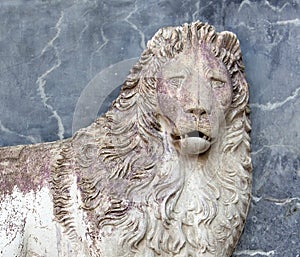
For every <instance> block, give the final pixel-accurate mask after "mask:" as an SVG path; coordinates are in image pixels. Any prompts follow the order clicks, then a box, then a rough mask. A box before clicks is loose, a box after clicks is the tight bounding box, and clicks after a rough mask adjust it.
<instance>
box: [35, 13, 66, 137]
mask: <svg viewBox="0 0 300 257" xmlns="http://www.w3.org/2000/svg"><path fill="white" fill-rule="evenodd" d="M63 18H64V12H61V15H60V17H59V19H58V21H57V23H56V25H55V29H56V34H55V35H54V37H53V38H52V39H51V40H50V41H49V42H48V43H47V44H46V46H45V47H44V48H43V50H42V52H41V56H42V55H43V54H44V53H45V52H46V51H47V50H48V49H49V48H53V50H54V53H55V57H56V59H57V61H56V63H55V64H54V65H53V66H52V67H51V68H50V69H48V70H47V71H45V72H44V73H43V74H42V75H41V76H39V77H38V79H37V80H36V84H37V85H38V93H39V95H40V97H41V100H42V103H43V105H44V106H45V107H46V108H47V109H49V110H50V111H51V112H52V116H53V117H54V118H55V119H56V120H57V125H58V133H57V135H58V138H59V139H63V138H64V132H65V129H64V126H63V123H62V119H61V117H60V116H59V115H58V113H57V111H56V110H54V108H53V106H51V105H50V104H49V103H47V102H48V97H47V95H46V92H45V86H46V83H47V80H46V78H47V76H48V75H49V74H50V73H51V72H53V71H54V70H56V69H57V68H59V67H60V65H61V59H60V54H59V51H58V49H57V47H56V46H55V45H54V42H55V40H56V39H57V38H58V37H59V35H60V33H61V24H62V21H63Z"/></svg>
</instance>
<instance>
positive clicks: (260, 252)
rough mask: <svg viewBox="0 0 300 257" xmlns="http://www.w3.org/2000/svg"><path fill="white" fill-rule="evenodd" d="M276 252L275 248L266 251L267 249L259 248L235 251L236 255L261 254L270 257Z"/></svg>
mask: <svg viewBox="0 0 300 257" xmlns="http://www.w3.org/2000/svg"><path fill="white" fill-rule="evenodd" d="M275 253H276V251H275V250H272V251H268V252H265V251H263V250H260V249H258V250H243V251H237V252H235V255H236V256H240V255H249V256H257V255H260V256H268V257H272V256H274V254H275Z"/></svg>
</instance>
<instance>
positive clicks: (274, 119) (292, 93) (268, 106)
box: [0, 0, 300, 257]
mask: <svg viewBox="0 0 300 257" xmlns="http://www.w3.org/2000/svg"><path fill="white" fill-rule="evenodd" d="M299 4H300V3H299V0H292V1H273V0H269V1H268V0H262V1H239V0H237V1H236V0H234V1H233V0H232V1H231V0H225V1H208V0H207V1H206V0H204V1H184V3H183V2H182V1H177V0H175V1H147V2H145V1H144V2H141V1H137V2H136V3H135V2H134V1H126V3H124V2H120V1H109V2H106V1H82V2H78V1H73V0H70V1H37V0H36V1H35V0H33V1H26V3H25V2H24V1H19V0H16V1H8V0H3V1H1V2H0V13H1V16H0V17H1V18H0V49H1V62H0V74H1V76H0V92H1V93H0V110H1V112H0V122H1V123H0V128H1V129H0V144H1V145H2V146H5V145H17V144H24V143H27V144H28V143H37V142H43V141H53V140H57V139H59V138H62V137H70V136H71V132H72V121H73V117H74V110H75V106H76V103H77V100H78V97H79V96H80V95H81V94H82V92H83V89H85V88H86V86H87V85H88V84H89V82H90V81H91V80H92V79H93V78H94V77H95V76H96V75H97V74H98V72H99V71H101V70H102V71H105V70H107V69H106V68H107V67H108V66H109V65H113V64H116V63H118V62H120V61H123V60H127V59H129V58H133V57H138V56H139V55H140V53H141V51H142V49H144V46H145V41H147V40H148V39H149V38H150V37H151V36H152V35H153V33H154V32H155V31H156V30H157V29H158V28H160V27H163V26H167V25H174V24H182V23H184V22H187V21H188V22H191V21H193V20H197V19H199V20H202V21H207V22H208V23H210V24H213V25H214V26H215V27H216V29H217V30H218V31H221V30H224V29H226V30H230V31H233V32H234V33H236V34H237V35H238V37H239V39H240V42H241V48H242V50H243V59H244V63H245V66H246V74H247V80H248V82H250V85H251V87H250V106H251V120H252V135H251V137H252V142H251V144H252V150H253V154H252V160H253V166H254V173H253V175H254V177H253V178H254V184H253V196H254V200H253V201H252V203H251V207H250V212H249V215H248V218H247V223H246V227H245V233H244V234H243V235H242V237H241V240H240V243H239V245H238V247H237V250H236V251H235V254H234V256H242V257H249V256H273V257H274V256H275V257H281V256H285V257H295V256H297V254H299V252H300V248H299V246H300V241H299V236H298V235H299V233H300V231H299V230H300V228H299V224H298V223H299V219H300V212H299V198H300V195H299V186H300V182H299V176H300V174H299V162H300V161H299V156H300V153H299V133H298V131H299V129H300V127H299V124H300V122H299V115H297V113H298V110H299V109H300V106H299V76H300V74H299V56H300V52H299V43H298V42H299V35H300V33H299ZM130 66H131V64H130V65H128V67H126V69H125V67H124V73H125V74H124V77H123V78H122V79H121V80H120V81H122V80H124V78H125V75H126V72H127V71H128V68H129V67H130ZM120 73H121V72H120ZM112 74H113V73H112ZM39 78H40V79H39ZM105 85H110V88H107V89H108V91H109V92H110V91H113V90H114V89H115V88H116V87H117V86H118V85H120V84H116V85H113V83H110V84H105ZM38 89H39V90H38ZM103 90H104V91H105V88H104V89H103ZM106 91H107V90H106ZM115 95H117V94H115ZM115 95H114V96H112V97H108V98H107V100H108V102H110V101H112V100H113V99H115ZM99 99H100V98H99ZM102 101H103V99H102V100H101V101H100V100H99V103H98V104H99V106H100V105H101V102H102ZM86 104H87V105H88V104H89V102H87V103H86ZM105 105H106V104H105ZM101 110H103V109H102V108H101ZM93 115H94V114H93ZM93 115H92V117H91V118H90V119H89V120H90V121H91V120H93V118H94V116H93ZM84 124H85V125H88V124H86V123H84Z"/></svg>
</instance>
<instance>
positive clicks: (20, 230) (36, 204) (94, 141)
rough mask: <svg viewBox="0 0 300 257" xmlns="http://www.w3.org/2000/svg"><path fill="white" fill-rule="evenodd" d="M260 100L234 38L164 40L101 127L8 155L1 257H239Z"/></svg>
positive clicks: (195, 27)
mask: <svg viewBox="0 0 300 257" xmlns="http://www.w3.org/2000/svg"><path fill="white" fill-rule="evenodd" d="M248 98H249V93H248V85H247V82H246V80H245V76H244V67H243V62H242V55H241V51H240V45H239V42H238V40H237V38H236V36H235V35H234V34H233V33H231V32H226V31H225V32H221V33H217V32H216V31H215V30H214V28H213V27H212V26H210V25H207V24H203V23H201V22H195V23H192V24H187V23H186V24H184V25H183V26H180V27H167V28H162V29H160V30H159V31H158V32H157V33H156V34H155V35H154V36H153V38H152V39H151V40H150V41H149V42H148V44H147V47H146V49H145V50H144V51H143V53H142V55H141V57H140V59H139V61H138V62H137V63H136V64H135V65H134V66H133V67H132V69H131V70H130V73H129V75H128V76H127V79H126V80H125V82H124V83H123V85H122V89H121V92H120V95H119V96H118V98H117V99H116V100H115V101H114V103H113V104H112V106H111V108H110V110H109V111H108V112H107V113H105V114H104V115H103V116H101V117H100V118H98V119H97V120H96V121H95V122H94V123H92V124H91V125H90V126H88V127H87V128H83V129H81V130H79V131H78V132H77V133H76V134H75V135H74V136H73V137H72V138H70V139H66V140H61V141H57V142H53V143H45V144H36V145H27V146H26V145H25V146H16V147H14V146H12V147H4V148H2V149H0V175H1V177H0V208H1V214H0V224H1V225H0V237H1V241H0V249H1V254H2V255H3V256H7V257H8V256H23V255H26V256H28V255H30V256H51V257H54V256H58V257H60V256H78V257H79V256H94V257H96V256H105V257H121V256H122V257H123V256H132V257H154V256H157V257H158V256H165V257H172V256H177V257H185V256H190V257H196V256H207V257H212V256H224V257H225V256H231V255H232V252H233V250H234V248H235V246H236V244H237V241H238V239H239V237H240V235H241V233H242V230H243V227H244V224H245V220H246V216H247V213H248V207H249V204H250V199H251V181H252V165H251V159H250V137H249V132H250V123H249V119H248V115H249V108H248ZM45 214H46V215H45ZM45 239H46V240H45Z"/></svg>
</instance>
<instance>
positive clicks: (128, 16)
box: [124, 1, 146, 49]
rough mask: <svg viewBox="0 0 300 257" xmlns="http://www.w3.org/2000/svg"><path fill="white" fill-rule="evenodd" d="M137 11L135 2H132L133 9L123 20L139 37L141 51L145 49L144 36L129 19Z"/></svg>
mask: <svg viewBox="0 0 300 257" xmlns="http://www.w3.org/2000/svg"><path fill="white" fill-rule="evenodd" d="M137 11H138V7H137V1H135V2H134V9H133V10H132V11H131V12H129V14H128V15H127V16H126V18H125V19H124V20H125V21H126V22H127V23H128V24H129V25H130V26H131V27H132V28H133V29H134V30H135V31H137V32H138V33H139V35H140V37H141V42H140V47H141V49H145V48H146V42H145V34H144V33H143V31H141V30H140V29H139V28H138V27H137V25H136V24H134V23H133V22H131V21H130V20H129V19H130V17H131V16H132V15H133V14H134V13H136V12H137Z"/></svg>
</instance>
